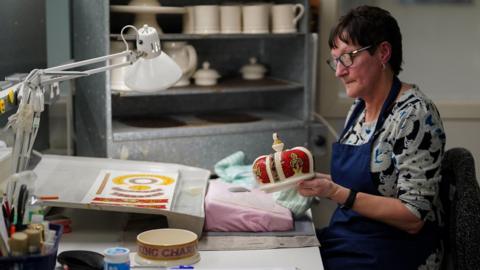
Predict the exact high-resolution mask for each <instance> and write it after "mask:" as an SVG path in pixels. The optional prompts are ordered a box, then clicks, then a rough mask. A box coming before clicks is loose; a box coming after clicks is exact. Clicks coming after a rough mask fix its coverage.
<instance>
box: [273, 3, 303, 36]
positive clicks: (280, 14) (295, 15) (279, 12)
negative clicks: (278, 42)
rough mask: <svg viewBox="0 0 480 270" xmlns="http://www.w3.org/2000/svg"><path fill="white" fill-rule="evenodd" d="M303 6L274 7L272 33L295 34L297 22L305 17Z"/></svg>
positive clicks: (285, 5) (286, 5)
mask: <svg viewBox="0 0 480 270" xmlns="http://www.w3.org/2000/svg"><path fill="white" fill-rule="evenodd" d="M304 12H305V8H304V7H303V5H302V4H280V5H274V6H272V32H273V33H295V32H297V22H298V20H300V18H301V17H302V16H303V13H304Z"/></svg>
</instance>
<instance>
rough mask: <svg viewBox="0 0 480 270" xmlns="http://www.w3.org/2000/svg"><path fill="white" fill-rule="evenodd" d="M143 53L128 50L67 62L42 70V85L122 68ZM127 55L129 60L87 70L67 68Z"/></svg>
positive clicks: (40, 82)
mask: <svg viewBox="0 0 480 270" xmlns="http://www.w3.org/2000/svg"><path fill="white" fill-rule="evenodd" d="M140 54H141V53H139V52H134V51H131V50H126V51H123V52H120V53H115V54H110V55H105V56H101V57H97V58H92V59H87V60H83V61H79V62H74V63H70V64H65V65H61V66H57V67H51V68H47V69H44V70H42V71H41V75H40V81H39V84H40V86H45V85H50V84H52V83H55V82H61V81H67V80H71V79H75V78H79V77H84V76H89V75H92V74H95V73H100V72H103V71H107V70H112V69H116V68H121V67H124V66H128V65H131V64H133V63H134V62H135V61H137V59H138V58H139V55H140ZM125 56H126V57H127V61H125V62H123V63H119V64H115V65H110V64H106V65H105V66H103V67H99V68H94V69H89V70H85V71H68V70H67V69H72V68H78V67H84V66H89V65H92V64H96V63H100V62H105V61H107V60H112V59H116V58H123V57H125Z"/></svg>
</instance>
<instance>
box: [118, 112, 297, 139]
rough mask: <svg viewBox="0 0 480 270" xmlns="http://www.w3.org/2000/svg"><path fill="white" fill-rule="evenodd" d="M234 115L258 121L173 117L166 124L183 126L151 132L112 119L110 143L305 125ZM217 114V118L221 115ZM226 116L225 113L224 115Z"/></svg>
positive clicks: (277, 117)
mask: <svg viewBox="0 0 480 270" xmlns="http://www.w3.org/2000/svg"><path fill="white" fill-rule="evenodd" d="M235 113H238V114H240V115H245V114H246V115H248V116H250V117H254V118H258V120H257V121H252V122H243V123H229V122H227V121H225V122H223V123H221V122H211V121H206V120H205V119H201V118H199V117H197V116H196V115H175V116H171V117H169V118H170V119H173V121H170V122H171V123H172V122H175V121H177V123H178V122H180V123H183V125H181V126H175V127H162V128H151V127H134V126H129V125H127V124H125V123H124V122H120V121H119V120H116V119H113V121H112V130H113V132H112V135H113V141H116V142H120V141H132V140H135V141H137V140H151V139H159V138H172V137H175V138H179V137H192V136H209V135H219V134H231V133H248V132H259V131H267V130H281V129H292V128H302V127H304V126H305V123H304V121H302V120H299V119H297V118H294V117H291V116H288V115H284V114H279V113H275V112H271V111H248V112H233V113H231V114H235ZM219 114H221V112H220V113H219ZM226 114H229V113H228V112H227V113H226Z"/></svg>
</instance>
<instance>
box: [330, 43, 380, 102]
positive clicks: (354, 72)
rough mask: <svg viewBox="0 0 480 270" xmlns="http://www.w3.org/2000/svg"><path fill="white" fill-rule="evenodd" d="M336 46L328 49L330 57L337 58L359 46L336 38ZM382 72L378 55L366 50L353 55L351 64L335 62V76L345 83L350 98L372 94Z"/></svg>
mask: <svg viewBox="0 0 480 270" xmlns="http://www.w3.org/2000/svg"><path fill="white" fill-rule="evenodd" d="M336 45H337V48H333V49H331V50H330V53H331V55H332V58H334V59H337V58H338V57H340V55H342V54H344V53H349V52H352V51H355V50H358V49H360V48H361V46H358V45H353V44H347V43H345V42H343V41H341V40H340V39H339V38H337V39H336ZM381 72H382V64H381V62H380V60H379V57H377V56H376V54H374V55H370V53H369V52H368V51H367V50H364V51H361V52H359V53H357V54H356V55H355V56H353V64H352V65H351V66H349V67H345V66H344V65H343V64H342V63H337V69H336V71H335V76H337V77H338V78H339V79H340V80H341V81H342V82H343V84H344V85H345V90H346V94H347V96H349V97H351V98H363V97H366V96H369V95H371V94H372V92H373V91H374V89H375V84H376V82H377V79H378V78H379V76H380V74H381Z"/></svg>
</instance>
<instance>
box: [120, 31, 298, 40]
mask: <svg viewBox="0 0 480 270" xmlns="http://www.w3.org/2000/svg"><path fill="white" fill-rule="evenodd" d="M303 36H304V34H303V33H287V34H273V33H269V34H243V33H240V34H160V35H159V37H160V40H162V41H165V40H202V39H204V40H210V39H266V38H267V39H274V38H282V39H284V38H297V37H303ZM124 37H125V39H126V40H136V35H133V34H129V35H124ZM110 38H111V39H113V40H122V38H121V36H120V34H110Z"/></svg>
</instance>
